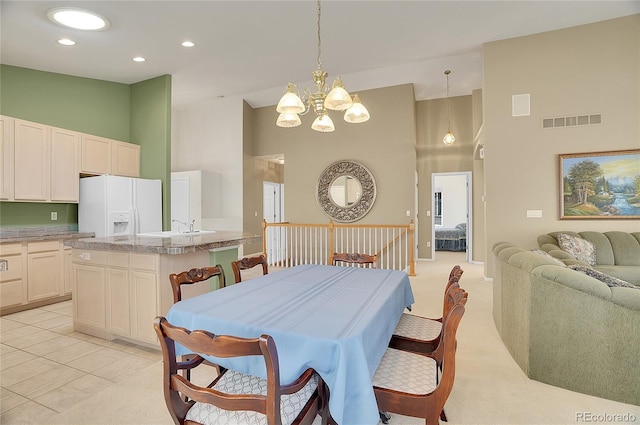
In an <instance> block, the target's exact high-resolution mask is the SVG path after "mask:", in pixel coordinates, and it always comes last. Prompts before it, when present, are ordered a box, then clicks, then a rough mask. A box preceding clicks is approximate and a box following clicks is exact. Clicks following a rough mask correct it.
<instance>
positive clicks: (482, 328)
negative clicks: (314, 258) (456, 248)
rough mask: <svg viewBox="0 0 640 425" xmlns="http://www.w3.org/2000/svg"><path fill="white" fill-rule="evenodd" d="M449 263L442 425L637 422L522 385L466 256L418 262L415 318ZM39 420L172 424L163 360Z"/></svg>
mask: <svg viewBox="0 0 640 425" xmlns="http://www.w3.org/2000/svg"><path fill="white" fill-rule="evenodd" d="M455 264H460V265H461V267H462V269H463V270H464V274H463V276H462V278H461V280H460V284H461V286H462V287H463V288H464V289H465V290H466V291H467V292H468V293H469V300H468V302H467V306H466V307H467V308H466V313H465V315H464V317H463V318H462V322H461V324H460V327H459V329H458V335H457V340H458V352H457V357H456V380H455V385H454V387H453V391H452V393H451V396H450V397H449V400H448V402H447V404H446V407H445V411H446V413H447V416H448V419H449V422H448V424H450V425H462V424H487V425H499V424H504V425H517V424H545V425H556V424H557V425H565V424H579V423H610V422H611V421H607V420H606V419H607V418H608V419H611V418H614V419H616V417H615V416H614V415H626V417H627V418H630V419H633V420H632V421H627V422H624V421H616V423H640V407H638V406H633V405H629V404H623V403H617V402H614V401H610V400H606V399H602V398H597V397H592V396H588V395H584V394H580V393H576V392H573V391H568V390H564V389H561V388H556V387H553V386H550V385H546V384H543V383H540V382H537V381H533V380H530V379H528V378H527V377H526V376H525V375H524V373H523V372H522V371H521V370H520V368H519V367H518V366H517V365H516V363H515V362H514V361H513V359H512V358H511V356H510V354H509V353H508V351H507V350H506V348H505V347H504V345H503V344H502V342H501V340H500V337H499V336H498V333H497V331H496V328H495V325H494V323H493V318H492V314H491V309H492V283H491V282H490V281H486V280H485V279H484V278H483V266H482V265H477V264H469V263H465V262H464V253H448V252H438V253H437V261H435V262H434V261H421V262H418V265H417V276H416V277H412V278H411V284H412V287H413V291H414V295H415V299H416V304H415V305H414V308H413V313H415V314H418V315H423V316H428V317H439V316H440V315H441V313H442V294H443V290H444V286H445V284H446V280H447V276H448V274H449V271H450V270H451V268H452V267H453V266H454V265H455ZM639 385H640V383H639ZM589 415H591V416H589ZM607 415H608V416H607ZM620 417H621V418H622V417H623V416H620ZM587 418H591V419H590V420H587ZM594 419H595V420H594ZM599 419H605V420H599ZM43 420H44V418H42V417H39V418H34V420H33V421H32V422H29V423H31V424H40V423H49V424H60V425H72V424H73V425H76V424H77V425H88V424H109V425H111V424H122V425H147V424H148V425H165V424H166V425H170V424H172V421H171V418H170V417H169V414H168V413H167V409H166V406H165V404H164V398H163V394H162V365H161V362H158V363H155V364H153V365H151V366H149V367H147V368H145V369H143V370H139V371H134V370H132V371H131V377H130V378H129V379H127V380H125V381H123V382H120V383H118V384H116V385H113V386H112V387H110V388H108V389H105V390H104V391H101V392H99V393H96V394H95V396H93V397H91V398H89V399H86V400H84V401H83V402H81V403H79V404H78V405H76V406H74V407H73V408H71V409H69V410H67V411H65V412H63V413H60V414H58V415H56V416H54V417H48V418H46V422H41V421H43ZM423 423H424V421H421V420H419V419H415V418H407V417H402V416H399V415H392V419H391V422H390V424H391V425H414V424H416V425H417V424H423Z"/></svg>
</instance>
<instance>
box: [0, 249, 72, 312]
mask: <svg viewBox="0 0 640 425" xmlns="http://www.w3.org/2000/svg"><path fill="white" fill-rule="evenodd" d="M69 255H70V251H69V250H65V249H64V246H63V240H62V239H56V240H44V241H34V242H10V243H2V244H0V261H1V262H2V263H3V264H2V267H3V268H2V271H0V315H5V314H11V313H15V312H18V311H21V310H28V309H30V308H35V307H40V306H43V305H46V304H52V303H56V302H60V301H64V300H68V299H70V298H71V292H72V288H71V280H72V279H71V275H70V273H71V269H70V265H71V261H70V256H69Z"/></svg>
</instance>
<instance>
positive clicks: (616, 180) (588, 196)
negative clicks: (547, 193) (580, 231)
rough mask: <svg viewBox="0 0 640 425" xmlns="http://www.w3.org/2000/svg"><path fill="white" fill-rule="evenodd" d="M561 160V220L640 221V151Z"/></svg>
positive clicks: (577, 155) (561, 157)
mask: <svg viewBox="0 0 640 425" xmlns="http://www.w3.org/2000/svg"><path fill="white" fill-rule="evenodd" d="M558 157H559V162H560V191H559V193H560V219H638V218H640V149H634V150H626V151H610V152H593V153H572V154H562V155H558Z"/></svg>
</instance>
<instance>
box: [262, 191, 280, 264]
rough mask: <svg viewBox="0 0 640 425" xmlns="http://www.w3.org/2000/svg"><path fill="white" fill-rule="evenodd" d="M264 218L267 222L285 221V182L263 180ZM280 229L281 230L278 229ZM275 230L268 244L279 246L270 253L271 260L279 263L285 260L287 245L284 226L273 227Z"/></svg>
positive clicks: (270, 235) (269, 235)
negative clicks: (283, 233) (283, 232)
mask: <svg viewBox="0 0 640 425" xmlns="http://www.w3.org/2000/svg"><path fill="white" fill-rule="evenodd" d="M262 218H263V219H264V220H265V221H266V222H267V223H281V222H283V221H284V184H282V183H274V182H269V181H263V182H262ZM276 229H279V230H276ZM273 230H274V231H272V232H269V233H268V237H269V239H270V241H269V242H268V243H267V246H272V247H279V249H274V250H273V251H270V253H269V261H270V262H271V263H277V262H279V261H282V260H284V253H285V252H286V246H282V245H281V242H282V241H285V240H286V238H284V237H283V235H282V234H281V232H282V230H283V229H282V228H276V227H274V228H273Z"/></svg>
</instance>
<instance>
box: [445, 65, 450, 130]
mask: <svg viewBox="0 0 640 425" xmlns="http://www.w3.org/2000/svg"><path fill="white" fill-rule="evenodd" d="M449 74H451V71H450V70H448V69H447V70H446V71H445V72H444V75H446V76H447V130H448V131H449V132H451V117H450V115H451V106H450V104H449Z"/></svg>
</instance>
